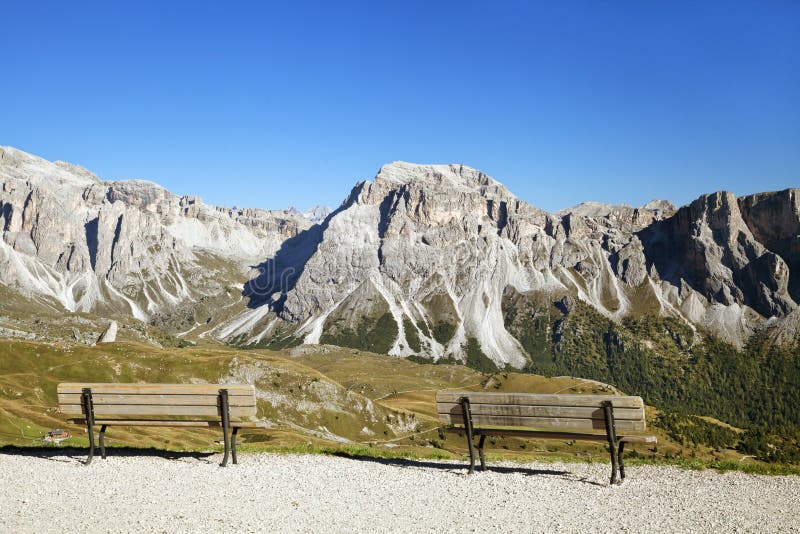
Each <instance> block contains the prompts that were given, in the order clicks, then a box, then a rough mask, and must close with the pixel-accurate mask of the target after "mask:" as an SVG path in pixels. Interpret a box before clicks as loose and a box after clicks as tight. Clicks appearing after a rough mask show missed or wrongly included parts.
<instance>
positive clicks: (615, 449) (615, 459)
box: [452, 397, 625, 485]
mask: <svg viewBox="0 0 800 534" xmlns="http://www.w3.org/2000/svg"><path fill="white" fill-rule="evenodd" d="M459 404H461V410H462V413H463V415H464V428H463V430H464V431H465V432H466V435H467V446H468V448H469V474H472V473H473V472H474V471H475V448H476V447H475V444H474V439H475V436H476V435H477V436H480V440H479V441H478V446H477V449H478V455H479V457H480V462H481V471H485V470H486V457H485V456H484V453H483V446H484V443H485V441H486V436H487V435H490V434H492V430H491V429H481V428H477V429H476V428H475V427H474V425H473V423H472V412H471V411H470V404H469V398H468V397H461V399H460V400H459ZM603 414H604V417H605V427H606V440H607V441H608V449H609V453H610V454H611V484H612V485H613V484H621V483H622V481H623V480H624V479H625V464H624V463H623V462H622V454H623V452H624V450H625V441H624V439H623V438H621V437H619V436H617V428H616V422H615V421H614V407H613V405H612V403H611V401H604V402H603ZM452 430H456V431H458V430H461V429H452ZM542 434H546V432H542ZM506 435H513V433H509V434H506ZM520 435H526V436H530V437H536V432H535V431H530V432H525V433H524V434H523V433H520ZM575 437H576V439H580V434H575ZM587 437H588V436H587ZM584 439H586V438H584ZM601 439H602V438H601Z"/></svg>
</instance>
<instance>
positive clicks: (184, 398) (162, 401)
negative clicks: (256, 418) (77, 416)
mask: <svg viewBox="0 0 800 534" xmlns="http://www.w3.org/2000/svg"><path fill="white" fill-rule="evenodd" d="M81 402H82V395H81V394H80V393H59V394H58V403H59V404H61V405H67V404H76V405H80V404H81ZM92 403H93V404H94V405H95V406H99V405H101V404H154V405H172V406H216V405H217V404H218V403H219V395H218V394H217V393H214V394H213V395H175V394H161V395H150V394H144V395H131V394H123V395H114V394H111V393H97V394H95V393H92ZM228 405H229V406H255V405H256V398H255V395H253V394H252V393H250V394H247V395H228Z"/></svg>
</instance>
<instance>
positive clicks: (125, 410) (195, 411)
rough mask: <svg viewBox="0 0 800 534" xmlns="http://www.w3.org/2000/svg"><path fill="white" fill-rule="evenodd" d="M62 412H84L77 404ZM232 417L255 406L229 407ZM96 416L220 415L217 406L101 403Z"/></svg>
mask: <svg viewBox="0 0 800 534" xmlns="http://www.w3.org/2000/svg"><path fill="white" fill-rule="evenodd" d="M60 409H61V413H65V414H82V413H83V409H82V408H81V406H80V405H77V404H66V405H62V406H61V407H60ZM229 410H230V414H231V417H247V416H252V415H255V414H256V407H255V406H233V407H230V408H229ZM94 414H95V416H100V415H204V416H208V417H220V410H219V408H217V407H216V406H158V405H152V404H100V405H96V406H95V407H94Z"/></svg>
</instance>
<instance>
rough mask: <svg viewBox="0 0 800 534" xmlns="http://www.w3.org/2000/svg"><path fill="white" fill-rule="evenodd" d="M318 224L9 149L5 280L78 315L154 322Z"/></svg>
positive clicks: (2, 245) (0, 257) (1, 191)
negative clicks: (105, 177) (106, 177)
mask: <svg viewBox="0 0 800 534" xmlns="http://www.w3.org/2000/svg"><path fill="white" fill-rule="evenodd" d="M308 226H309V223H308V222H306V221H305V220H304V219H303V218H301V217H295V216H291V215H290V214H288V213H285V212H268V211H263V210H252V209H245V210H233V209H228V208H219V207H214V206H207V205H204V204H203V203H202V202H201V201H200V199H199V198H197V197H178V196H175V195H173V194H172V193H170V192H169V191H167V190H165V189H163V188H162V187H160V186H158V185H156V184H153V183H150V182H145V181H138V180H135V181H124V182H104V181H101V180H100V179H98V178H97V177H96V176H94V175H93V174H91V173H90V172H88V171H87V170H86V169H83V168H82V167H78V166H75V165H71V164H68V163H63V162H56V163H50V162H47V161H45V160H43V159H41V158H37V157H35V156H31V155H29V154H26V153H24V152H21V151H19V150H15V149H13V148H0V229H2V241H0V282H2V284H4V285H6V286H9V287H11V288H13V289H15V290H17V291H19V292H22V293H23V294H25V295H28V296H30V297H31V298H34V299H43V300H45V301H47V302H48V303H51V304H56V305H58V306H60V307H62V308H63V309H65V310H67V311H70V312H76V311H80V312H93V313H98V314H103V315H113V314H128V315H133V316H134V317H136V318H137V319H140V320H148V319H149V318H150V317H152V316H153V315H154V314H156V313H159V312H168V311H169V310H171V309H173V308H174V307H176V306H178V305H180V304H181V303H183V302H190V301H196V300H197V299H199V298H201V297H203V296H206V297H207V296H213V295H219V294H221V293H223V292H224V291H225V288H226V284H229V283H236V282H237V281H238V283H241V281H242V280H243V279H246V278H247V273H248V271H249V269H248V265H250V264H255V263H258V261H260V260H261V259H262V258H264V257H265V256H270V255H272V254H274V252H275V251H276V250H277V249H278V248H279V247H280V245H281V243H282V242H283V241H284V240H285V239H286V238H288V237H292V236H294V235H296V234H298V233H299V232H301V231H302V230H304V229H306V228H307V227H308Z"/></svg>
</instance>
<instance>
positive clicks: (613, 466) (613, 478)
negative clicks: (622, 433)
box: [609, 443, 620, 485]
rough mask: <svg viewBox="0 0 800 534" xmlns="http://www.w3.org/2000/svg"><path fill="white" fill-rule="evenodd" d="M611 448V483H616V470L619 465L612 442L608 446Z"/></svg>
mask: <svg viewBox="0 0 800 534" xmlns="http://www.w3.org/2000/svg"><path fill="white" fill-rule="evenodd" d="M609 448H610V449H611V484H612V485H613V484H618V483H619V482H620V480H619V479H618V478H617V471H618V470H619V465H618V462H617V447H616V445H615V444H614V443H612V444H611V445H610V447H609Z"/></svg>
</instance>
